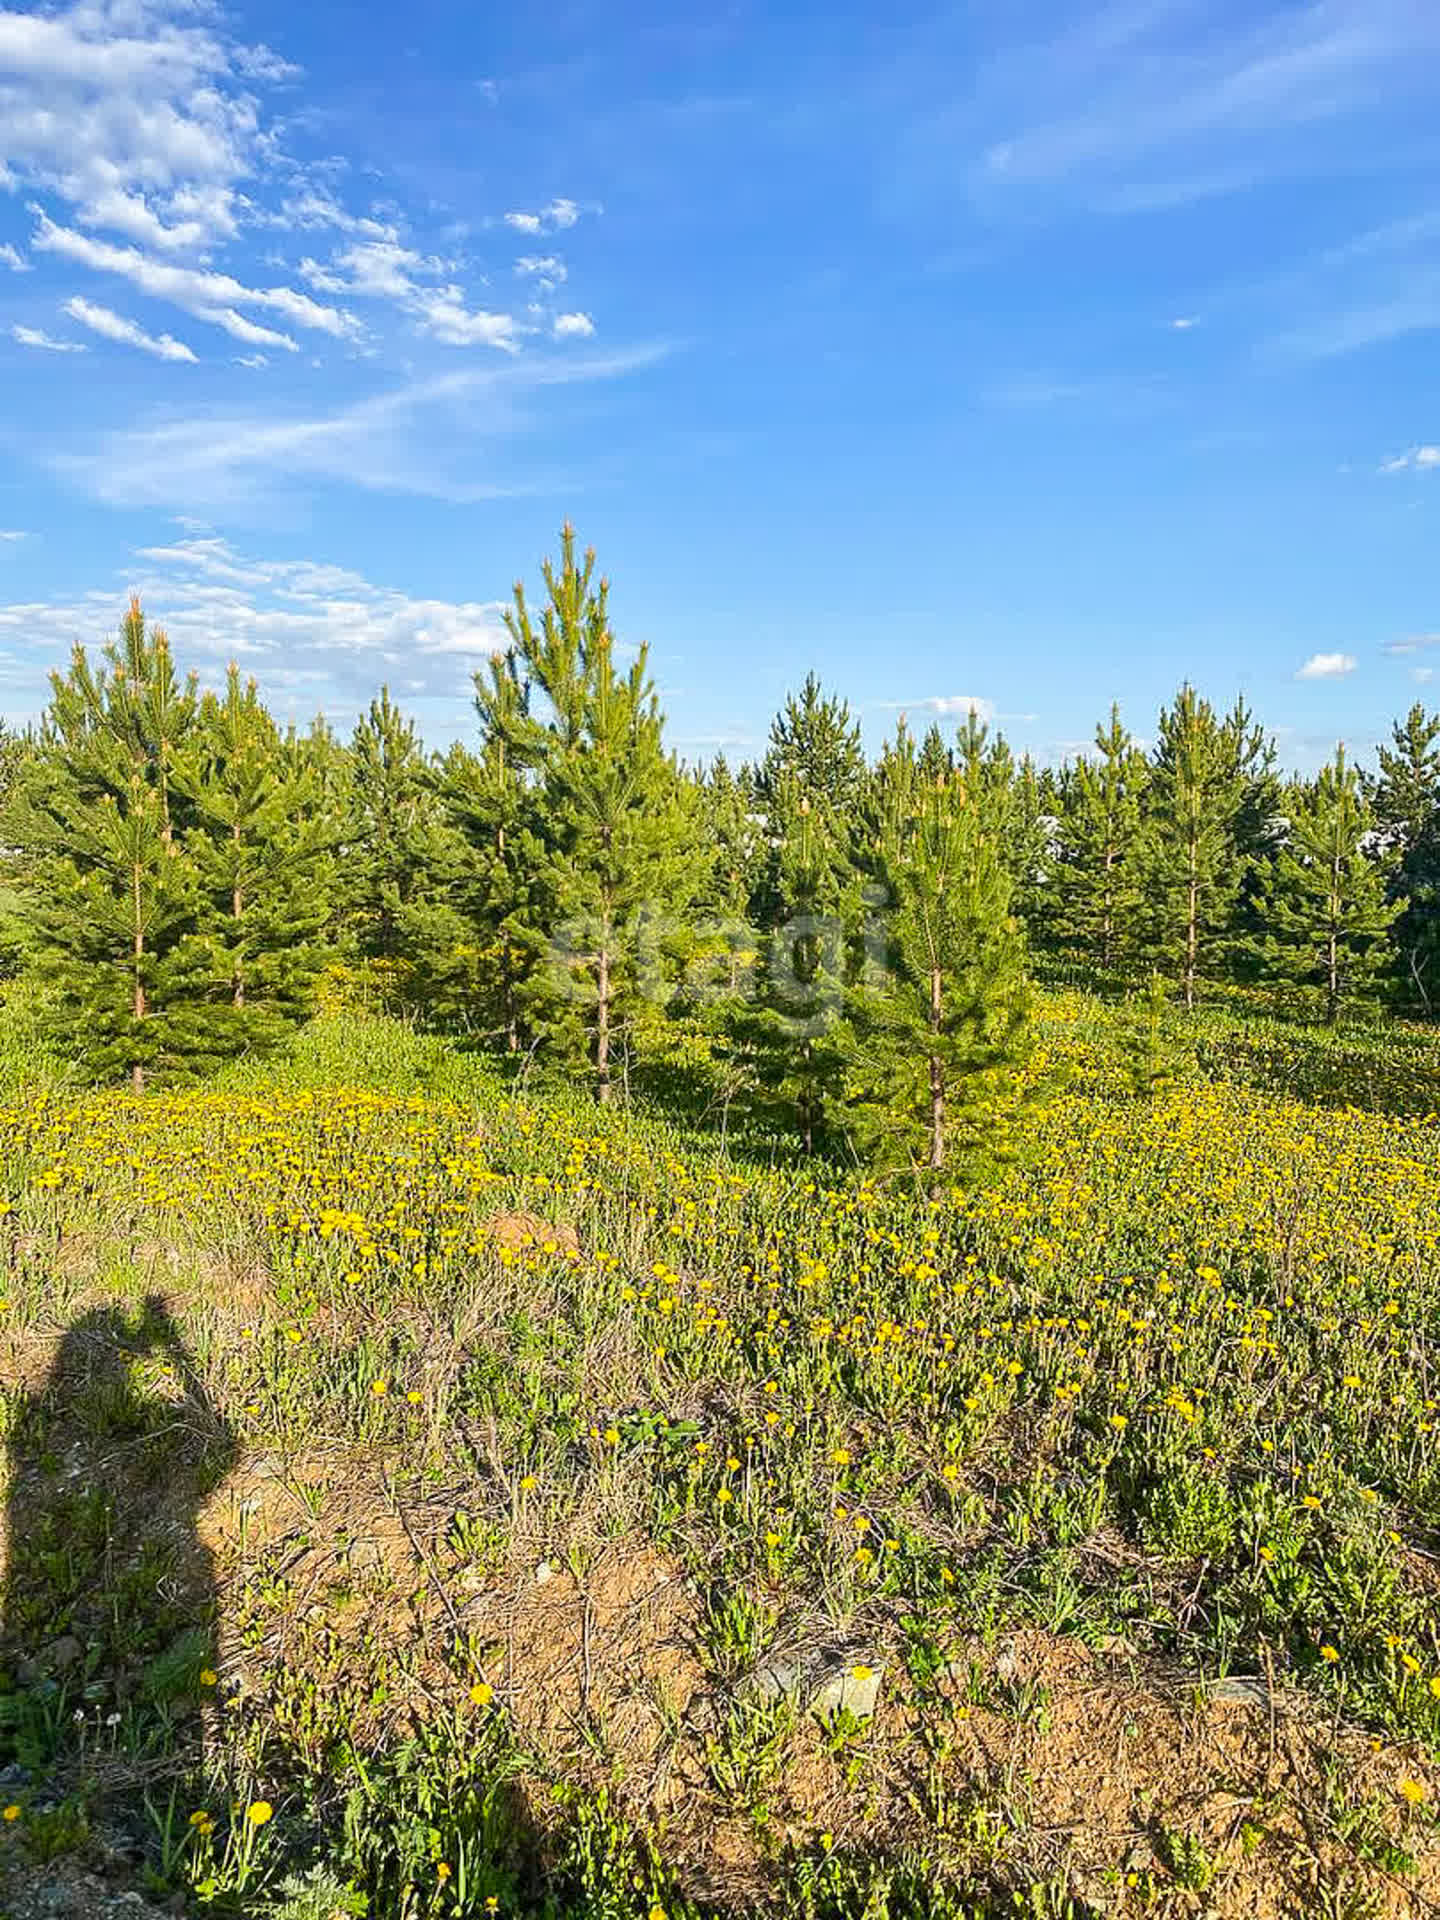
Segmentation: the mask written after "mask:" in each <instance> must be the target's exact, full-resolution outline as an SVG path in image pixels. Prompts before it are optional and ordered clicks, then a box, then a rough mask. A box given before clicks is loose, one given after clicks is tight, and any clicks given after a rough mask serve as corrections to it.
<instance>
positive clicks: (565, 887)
mask: <svg viewBox="0 0 1440 1920" xmlns="http://www.w3.org/2000/svg"><path fill="white" fill-rule="evenodd" d="M594 568H595V555H594V552H593V550H592V551H589V552H587V553H586V555H585V557H584V559H583V561H580V560H577V558H576V554H575V530H574V528H573V527H571V526H568V525H567V526H566V527H565V528H564V529H563V531H562V534H561V556H560V565H559V567H558V568H557V567H555V566H553V565H552V564H551V563H550V562H549V561H546V562H545V565H544V568H543V573H544V579H545V585H546V589H547V593H548V596H549V604H548V605H547V606H546V607H544V608H543V609H542V611H541V615H540V619H539V621H538V623H537V622H536V621H535V620H534V619H533V618H532V616H531V613H530V610H529V607H528V605H527V603H526V599H525V593H524V589H523V587H522V586H520V585H518V584H517V586H516V589H515V605H514V607H513V608H512V609H511V610H509V611H508V612H507V614H506V624H507V626H508V628H509V631H510V636H511V639H512V641H513V643H514V648H515V654H516V660H517V673H518V675H519V677H520V678H522V679H523V680H526V681H529V682H530V683H531V684H532V685H533V687H534V688H535V690H536V691H537V692H538V693H539V694H540V695H541V696H543V699H544V701H545V702H546V704H547V706H548V708H549V714H550V718H549V722H548V725H547V726H546V728H545V737H544V740H543V743H542V751H543V757H542V759H541V761H540V773H539V790H538V794H537V811H536V818H537V820H538V822H539V823H540V828H541V831H542V833H543V851H542V868H541V876H540V886H539V896H540V903H541V908H542V918H543V924H544V931H545V933H546V935H547V936H548V938H549V942H550V947H551V955H550V963H549V964H548V965H547V966H545V967H544V968H543V969H541V970H540V972H539V973H538V974H537V982H536V984H537V990H538V991H537V997H536V1000H535V1002H534V1003H533V1004H534V1006H535V1017H536V1020H537V1024H538V1026H539V1027H540V1029H541V1031H543V1032H545V1033H546V1034H547V1035H548V1037H549V1039H550V1040H551V1042H552V1045H553V1046H554V1047H555V1048H556V1049H557V1051H559V1052H560V1053H561V1054H562V1055H563V1054H564V1053H566V1052H569V1053H570V1054H571V1055H572V1056H574V1057H580V1058H584V1059H585V1060H586V1062H587V1064H588V1068H589V1071H590V1074H591V1078H592V1084H593V1086H594V1089H595V1094H596V1097H597V1099H599V1100H600V1101H601V1102H608V1101H609V1100H610V1099H611V1098H612V1095H613V1090H614V1080H615V1070H616V1064H617V1059H618V1058H619V1057H620V1056H621V1054H622V1053H623V1052H624V1051H625V1050H626V1049H627V1048H628V1047H629V1045H630V1042H631V1039H632V1037H633V1031H634V1024H635V1020H636V1017H637V1015H638V1013H639V1012H640V1010H641V1008H642V1005H643V1004H644V1003H645V1002H647V1001H649V1002H651V1003H655V1002H661V1001H663V1000H664V999H665V998H666V997H667V994H668V991H669V986H668V982H667V979H666V971H667V966H666V963H667V959H671V960H672V962H673V956H670V955H668V954H667V942H668V941H669V940H670V939H671V938H672V937H673V934H674V931H675V929H676V928H677V926H678V925H679V924H680V923H681V922H682V921H683V919H684V917H685V913H686V910H687V908H688V907H689V904H690V902H691V901H692V900H693V899H694V898H695V897H696V895H697V893H698V892H700V891H701V889H702V888H703V886H704V883H705V876H706V862H707V853H706V850H705V848H704V847H703V845H702V842H701V836H700V832H699V825H698V819H697V811H698V810H697V805H696V793H695V788H694V786H693V784H692V783H691V782H689V781H686V780H683V779H682V778H681V775H680V773H679V770H678V768H677V767H676V765H675V762H674V759H673V757H672V756H671V755H670V754H669V753H668V752H667V751H666V749H665V745H664V739H663V724H664V723H663V716H662V715H661V712H660V706H659V702H658V700H657V698H656V695H655V689H654V685H653V683H652V681H651V679H650V675H649V669H648V664H647V651H646V649H645V648H643V647H642V648H641V649H640V651H639V653H638V655H637V656H636V658H635V660H634V662H633V663H632V665H631V666H630V669H629V671H628V672H626V673H619V672H617V670H616V667H615V657H614V636H613V634H612V632H611V629H610V617H609V611H608V600H609V583H608V582H607V581H604V580H601V581H599V582H598V583H595V582H594Z"/></svg>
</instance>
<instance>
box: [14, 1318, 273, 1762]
mask: <svg viewBox="0 0 1440 1920" xmlns="http://www.w3.org/2000/svg"><path fill="white" fill-rule="evenodd" d="M9 1413H10V1419H9V1433H8V1448H9V1456H10V1457H9V1492H8V1500H7V1535H6V1558H5V1577H4V1590H3V1607H0V1766H3V1767H4V1768H5V1769H6V1774H7V1777H8V1778H9V1779H10V1780H11V1781H13V1782H15V1783H18V1784H19V1785H22V1786H28V1787H30V1788H31V1789H48V1790H49V1791H50V1792H52V1793H63V1792H66V1791H70V1790H73V1789H74V1788H76V1787H78V1786H81V1785H87V1786H88V1785H95V1784H99V1783H101V1782H103V1781H104V1780H106V1779H107V1778H108V1779H113V1780H114V1781H115V1783H116V1784H117V1785H118V1784H119V1783H120V1781H121V1780H122V1779H127V1778H128V1779H130V1780H134V1779H136V1778H137V1777H138V1778H143V1779H144V1780H146V1781H147V1782H150V1783H158V1782H160V1781H163V1780H164V1779H165V1778H166V1777H169V1778H170V1779H172V1780H174V1779H177V1778H179V1777H182V1776H184V1775H188V1774H191V1773H193V1772H194V1770H195V1769H196V1768H198V1766H199V1763H200V1761H201V1758H202V1752H203V1744H204V1736H203V1729H204V1724H205V1720H206V1717H207V1715H206V1712H205V1704H206V1702H207V1700H213V1699H214V1697H215V1689H216V1611H217V1609H216V1586H215V1569H214V1564H213V1561H212V1557H211V1555H210V1552H209V1550H208V1549H207V1548H206V1546H205V1545H204V1543H203V1541H202V1540H201V1537H200V1532H199V1527H198V1517H199V1513H200V1509H201V1507H202V1506H203V1504H204V1502H205V1500H206V1498H207V1497H208V1495H209V1494H210V1493H212V1492H213V1491H214V1489H215V1488H216V1486H218V1484H219V1482H220V1481H221V1479H223V1477H224V1475H225V1474H226V1473H227V1472H228V1470H229V1469H230V1467H231V1466H232V1465H233V1464H234V1461H235V1458H236V1455H237V1451H238V1448H237V1441H236V1436H235V1433H234V1431H233V1430H232V1429H231V1427H230V1426H229V1425H228V1424H227V1422H226V1421H225V1419H224V1418H223V1416H222V1415H221V1414H220V1412H219V1411H218V1409H217V1408H216V1407H215V1405H214V1403H213V1402H212V1401H211V1399H210V1397H209V1395H208V1394H207V1393H206V1391H205V1387H204V1384H203V1382H202V1381H201V1379H200V1376H199V1372H198V1369H197V1367H196V1365H195V1362H194V1359H193V1357H192V1355H191V1353H190V1352H189V1349H188V1348H187V1347H186V1345H185V1342H184V1340H183V1339H182V1337H181V1334H180V1330H179V1328H178V1327H177V1326H176V1324H175V1321H174V1318H173V1316H172V1315H171V1313H170V1310H169V1308H168V1306H167V1305H166V1302H165V1300H164V1298H163V1297H162V1296H160V1295H158V1294H152V1295H151V1296H149V1297H148V1298H147V1299H146V1300H145V1302H144V1304H143V1306H141V1307H140V1308H139V1310H138V1311H135V1312H131V1313H127V1312H126V1311H125V1310H124V1309H122V1308H121V1307H118V1306H106V1307H97V1308H95V1309H93V1310H92V1311H90V1312H88V1313H86V1314H84V1315H82V1317H81V1318H80V1319H78V1320H77V1321H76V1322H75V1323H74V1324H73V1325H72V1326H71V1327H70V1328H69V1330H68V1331H67V1332H66V1334H65V1335H64V1337H63V1339H62V1340H61V1343H60V1346H59V1349H58V1351H57V1352H56V1355H55V1359H54V1362H53V1364H52V1365H51V1367H50V1370H49V1373H48V1375H47V1377H46V1379H45V1382H44V1384H43V1385H42V1386H41V1387H40V1389H39V1390H38V1392H34V1393H31V1394H28V1395H26V1396H25V1397H24V1398H23V1399H22V1400H21V1401H20V1402H19V1404H18V1405H15V1404H14V1403H12V1405H11V1408H10V1409H9Z"/></svg>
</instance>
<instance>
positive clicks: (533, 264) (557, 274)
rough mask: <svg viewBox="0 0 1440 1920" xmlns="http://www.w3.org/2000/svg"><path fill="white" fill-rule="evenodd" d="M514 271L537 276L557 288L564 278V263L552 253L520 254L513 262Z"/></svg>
mask: <svg viewBox="0 0 1440 1920" xmlns="http://www.w3.org/2000/svg"><path fill="white" fill-rule="evenodd" d="M515 271H516V273H521V274H527V275H533V276H538V277H539V278H540V279H542V280H549V281H551V282H552V283H553V284H555V285H557V286H558V285H559V283H560V282H561V281H562V280H564V278H565V277H566V276H565V262H564V261H563V260H561V259H560V258H559V257H558V256H557V255H555V254H553V253H522V254H521V256H520V258H519V259H518V260H517V261H516V262H515Z"/></svg>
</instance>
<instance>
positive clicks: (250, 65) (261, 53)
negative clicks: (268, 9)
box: [234, 41, 304, 87]
mask: <svg viewBox="0 0 1440 1920" xmlns="http://www.w3.org/2000/svg"><path fill="white" fill-rule="evenodd" d="M234 58H235V71H236V72H237V73H238V74H240V75H241V76H242V78H244V79H246V80H258V81H259V82H260V83H261V84H262V85H264V86H267V87H278V86H283V85H285V84H286V82H287V81H291V80H298V79H299V78H300V77H301V75H302V74H303V72H304V68H303V67H297V66H296V65H295V63H294V62H293V61H292V60H285V59H282V58H281V56H280V55H279V54H278V53H276V52H275V51H274V49H273V48H271V47H267V46H266V45H265V44H264V42H263V41H262V42H261V44H260V45H259V46H255V47H237V48H236V50H235V56H234Z"/></svg>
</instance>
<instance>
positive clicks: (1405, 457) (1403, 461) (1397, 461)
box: [1380, 445, 1440, 473]
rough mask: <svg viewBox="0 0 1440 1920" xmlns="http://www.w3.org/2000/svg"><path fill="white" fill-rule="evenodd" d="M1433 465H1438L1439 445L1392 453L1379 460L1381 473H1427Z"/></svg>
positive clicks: (1439, 465)
mask: <svg viewBox="0 0 1440 1920" xmlns="http://www.w3.org/2000/svg"><path fill="white" fill-rule="evenodd" d="M1435 467H1440V446H1433V445H1432V446H1426V447H1411V448H1410V449H1409V451H1408V452H1406V453H1392V454H1390V455H1388V456H1387V458H1385V459H1384V460H1382V461H1381V462H1380V471H1381V473H1409V472H1415V473H1428V472H1430V471H1431V470H1432V469H1433V468H1435Z"/></svg>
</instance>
